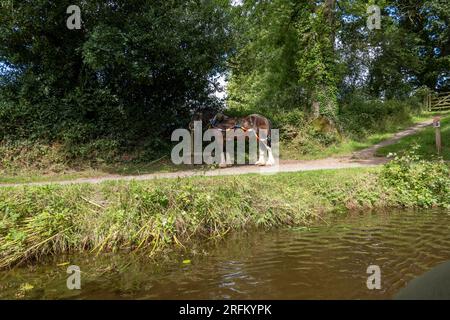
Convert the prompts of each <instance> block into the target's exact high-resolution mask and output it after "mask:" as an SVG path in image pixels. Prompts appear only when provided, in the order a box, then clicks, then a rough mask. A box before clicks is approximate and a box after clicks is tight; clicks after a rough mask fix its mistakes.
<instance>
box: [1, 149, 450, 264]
mask: <svg viewBox="0 0 450 320" xmlns="http://www.w3.org/2000/svg"><path fill="white" fill-rule="evenodd" d="M268 186H270V187H268ZM449 199H450V186H449V170H448V168H447V167H446V166H445V165H444V164H442V163H440V164H439V163H428V162H416V158H415V157H412V156H409V157H407V158H405V157H404V158H399V159H397V160H395V161H394V162H392V163H390V164H388V165H387V166H386V167H385V168H383V169H382V170H381V171H379V170H378V169H376V170H374V169H370V170H368V169H350V170H329V171H316V172H301V173H281V174H278V175H273V176H264V175H249V176H240V177H231V176H229V177H196V178H187V179H181V180H180V179H178V180H166V179H162V180H155V181H145V182H111V183H105V184H101V185H71V186H35V187H17V188H2V189H0V249H1V250H0V267H8V266H12V265H15V264H17V263H19V262H23V261H27V260H32V259H36V258H39V257H41V256H44V255H51V254H61V253H67V252H74V251H84V250H89V251H91V252H95V253H100V252H108V251H115V250H126V251H127V252H128V251H142V252H145V253H146V254H150V255H153V256H154V255H157V254H162V253H164V252H166V251H167V250H171V249H174V248H181V249H188V248H189V246H190V244H192V243H193V240H195V239H197V240H202V241H206V240H209V239H219V238H221V237H223V236H224V235H225V234H227V233H228V232H230V231H233V230H241V229H250V228H256V227H258V228H273V227H277V226H304V225H305V224H310V223H312V222H314V221H316V220H317V219H318V217H320V218H322V217H321V215H323V214H325V213H334V212H348V211H368V210H371V209H377V208H385V207H417V208H419V207H431V206H440V207H447V208H448V207H449V206H450V203H449ZM322 219H323V218H322Z"/></svg>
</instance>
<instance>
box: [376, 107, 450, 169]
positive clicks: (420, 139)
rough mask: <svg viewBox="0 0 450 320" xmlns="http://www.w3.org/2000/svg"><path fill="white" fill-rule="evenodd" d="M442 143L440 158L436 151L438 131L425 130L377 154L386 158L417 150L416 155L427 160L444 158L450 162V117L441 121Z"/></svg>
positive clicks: (386, 147)
mask: <svg viewBox="0 0 450 320" xmlns="http://www.w3.org/2000/svg"><path fill="white" fill-rule="evenodd" d="M440 131H441V141H442V151H441V154H440V155H439V156H438V154H437V150H436V129H435V128H433V127H429V128H425V129H423V130H421V131H420V132H418V133H416V134H414V135H412V136H409V137H405V138H403V139H401V140H400V141H398V142H397V143H395V144H392V145H389V146H385V147H382V148H380V149H378V151H377V154H378V155H381V156H386V155H388V154H389V153H398V154H401V153H402V152H405V151H407V150H411V149H412V148H416V153H417V154H418V155H419V156H420V157H422V158H423V159H427V160H436V159H439V158H442V159H443V160H446V161H448V160H450V144H449V141H450V117H449V116H445V117H442V120H441V128H440Z"/></svg>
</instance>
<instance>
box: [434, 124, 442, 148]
mask: <svg viewBox="0 0 450 320" xmlns="http://www.w3.org/2000/svg"><path fill="white" fill-rule="evenodd" d="M433 127H434V128H435V129H436V149H437V153H438V155H440V154H441V151H442V141H441V117H439V116H436V117H434V118H433Z"/></svg>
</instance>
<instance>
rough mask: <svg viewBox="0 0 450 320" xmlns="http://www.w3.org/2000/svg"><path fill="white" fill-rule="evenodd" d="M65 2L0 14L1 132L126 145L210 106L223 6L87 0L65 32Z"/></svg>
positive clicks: (200, 0)
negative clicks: (74, 26)
mask: <svg viewBox="0 0 450 320" xmlns="http://www.w3.org/2000/svg"><path fill="white" fill-rule="evenodd" d="M71 4H72V2H71V1H68V0H63V1H53V0H50V1H49V0H36V1H20V2H19V1H17V2H14V5H13V6H9V7H8V6H2V7H1V8H0V20H1V21H2V24H1V25H0V62H1V63H3V64H4V65H7V66H8V67H9V68H10V71H9V72H8V77H7V76H6V75H5V74H3V75H2V81H1V82H0V83H2V86H1V88H0V90H1V92H2V96H3V98H2V99H3V101H5V99H7V100H8V101H7V103H3V104H1V106H3V107H2V108H1V111H0V121H1V122H2V123H6V122H9V123H11V125H10V126H7V128H6V129H5V128H3V130H1V134H0V135H1V136H6V135H11V134H13V130H15V131H16V132H22V134H23V136H25V137H31V136H32V135H33V136H36V137H39V138H42V137H44V138H48V139H68V140H70V141H72V142H84V141H87V140H90V139H96V138H99V137H113V138H116V139H119V140H121V141H123V142H124V143H126V144H133V143H137V142H139V141H142V139H151V140H153V141H155V143H156V142H157V141H158V139H161V138H166V137H170V132H171V131H172V129H174V128H176V127H180V126H183V125H186V123H187V122H188V121H187V120H188V118H189V113H190V112H191V110H192V109H195V108H200V107H203V106H213V107H214V106H218V105H219V103H218V102H217V101H216V99H214V97H213V96H212V95H211V94H212V92H214V83H213V82H214V80H213V76H214V75H216V74H217V73H221V72H223V70H224V67H225V64H224V63H225V59H226V55H227V52H228V51H229V50H230V45H231V34H230V30H229V22H228V19H229V14H228V10H229V4H228V2H227V1H222V0H193V1H189V2H186V1H182V0H155V1H140V0H114V1H100V0H91V1H83V2H81V3H80V7H81V14H82V21H83V23H82V28H81V30H69V29H67V27H66V19H67V18H68V17H69V15H68V14H67V13H66V9H67V7H68V6H69V5H71Z"/></svg>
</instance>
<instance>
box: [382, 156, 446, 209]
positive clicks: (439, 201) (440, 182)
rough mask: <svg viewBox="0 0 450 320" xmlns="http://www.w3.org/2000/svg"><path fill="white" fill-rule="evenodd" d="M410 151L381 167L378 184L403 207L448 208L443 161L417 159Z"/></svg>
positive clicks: (444, 164)
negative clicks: (380, 182) (379, 182)
mask: <svg viewBox="0 0 450 320" xmlns="http://www.w3.org/2000/svg"><path fill="white" fill-rule="evenodd" d="M416 149H417V148H414V149H412V150H411V151H409V152H406V153H405V154H403V155H401V156H396V155H395V158H394V160H393V161H391V162H389V163H388V164H387V165H385V166H384V168H383V171H382V173H381V177H382V182H383V183H384V185H385V186H386V187H387V188H388V189H389V190H390V191H392V194H391V197H392V199H393V201H396V202H397V203H399V204H401V205H403V206H416V205H418V206H420V207H425V208H429V207H436V206H441V207H442V206H443V207H446V208H450V170H449V167H448V165H447V164H446V163H445V162H443V161H439V162H430V161H425V160H421V159H420V157H419V156H418V155H417V154H416Z"/></svg>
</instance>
